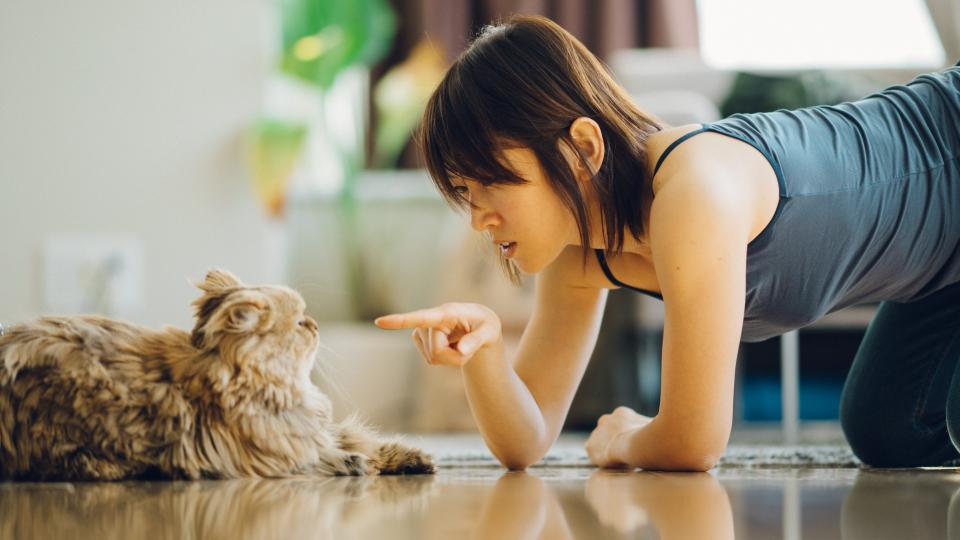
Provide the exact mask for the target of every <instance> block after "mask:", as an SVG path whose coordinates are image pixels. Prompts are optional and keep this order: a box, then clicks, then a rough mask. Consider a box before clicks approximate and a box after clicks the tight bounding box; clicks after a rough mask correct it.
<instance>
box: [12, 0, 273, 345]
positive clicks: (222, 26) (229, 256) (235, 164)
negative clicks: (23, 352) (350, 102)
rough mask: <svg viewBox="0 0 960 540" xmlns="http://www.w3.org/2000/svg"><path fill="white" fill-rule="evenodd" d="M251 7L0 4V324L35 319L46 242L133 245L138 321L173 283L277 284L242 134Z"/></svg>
mask: <svg viewBox="0 0 960 540" xmlns="http://www.w3.org/2000/svg"><path fill="white" fill-rule="evenodd" d="M270 17H272V8H271V5H270V4H269V3H268V2H266V1H264V0H203V1H201V2H196V1H186V0H166V1H163V2H156V1H144V0H85V1H83V2H50V1H45V0H0V234H2V237H0V238H2V239H0V321H3V322H6V323H10V322H14V321H17V320H22V319H25V318H28V317H32V316H35V315H37V314H39V313H40V312H41V310H42V306H43V303H42V300H43V299H42V287H43V283H42V278H41V273H42V261H41V249H42V243H43V240H44V238H45V237H46V236H47V235H48V234H59V233H64V232H75V233H96V234H113V233H131V234H133V235H135V236H137V237H138V238H140V239H141V240H142V242H143V248H144V276H143V277H144V280H143V292H144V295H145V296H144V300H145V309H144V310H143V311H142V312H141V313H139V314H138V315H137V316H136V317H134V319H136V321H137V322H141V323H143V324H147V325H150V326H158V325H160V324H163V323H171V324H176V325H178V326H188V325H189V324H190V322H191V318H190V313H189V308H188V304H189V302H190V301H191V300H192V299H193V298H194V297H195V296H196V290H195V289H193V288H192V287H190V286H189V285H188V284H187V283H186V281H185V278H190V279H193V280H196V279H199V278H201V277H202V276H203V273H204V272H205V271H206V269H208V268H210V267H214V266H220V267H224V268H228V269H230V270H232V271H233V272H235V273H236V274H237V275H239V276H240V277H241V278H242V279H244V280H245V281H248V282H250V283H260V282H273V281H279V280H282V279H283V276H282V275H280V274H281V273H282V272H280V271H279V270H278V269H280V268H282V264H279V261H277V260H276V257H275V256H274V254H273V253H272V252H271V250H272V249H275V248H274V247H273V246H275V241H274V238H275V236H274V235H275V232H276V231H274V230H273V228H271V227H270V223H268V221H267V220H266V219H265V217H264V215H263V213H262V212H261V211H260V209H259V207H258V206H257V203H256V201H255V200H254V196H253V191H252V189H251V184H250V180H249V177H248V175H247V169H246V167H245V166H244V164H243V154H242V135H243V130H244V129H245V127H246V125H247V124H248V123H249V122H250V120H251V119H252V118H254V117H255V115H256V113H257V111H258V109H259V107H260V105H261V94H262V87H263V80H264V77H265V74H266V72H267V71H268V70H269V69H270V63H271V61H270V59H269V58H268V54H267V53H266V52H267V51H268V50H269V46H268V43H269V42H268V40H269V39H270V38H271V36H270V32H269V29H270V28H271V26H270Z"/></svg>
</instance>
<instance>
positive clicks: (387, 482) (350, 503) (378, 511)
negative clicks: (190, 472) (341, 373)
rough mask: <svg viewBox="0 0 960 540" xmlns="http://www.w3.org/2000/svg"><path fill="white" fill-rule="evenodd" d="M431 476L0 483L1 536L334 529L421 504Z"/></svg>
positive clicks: (325, 532)
mask: <svg viewBox="0 0 960 540" xmlns="http://www.w3.org/2000/svg"><path fill="white" fill-rule="evenodd" d="M433 488H434V477H433V476H432V475H411V476H368V477H334V478H293V479H239V480H225V481H217V482H154V483H140V482H121V483H49V484H3V483H0V538H75V539H81V538H97V539H103V540H109V539H112V538H124V539H126V538H158V539H165V538H170V539H192V538H197V539H205V540H206V539H217V538H224V539H230V540H234V539H242V538H291V539H293V538H337V537H340V535H341V534H343V533H345V532H349V531H350V530H354V531H357V530H363V529H364V528H366V527H370V526H373V527H376V522H377V521H378V520H381V519H382V518H384V517H385V516H386V517H397V516H401V515H403V514H407V513H410V512H414V513H417V512H420V511H423V510H424V508H425V507H426V506H427V500H428V498H429V493H430V491H432V490H433Z"/></svg>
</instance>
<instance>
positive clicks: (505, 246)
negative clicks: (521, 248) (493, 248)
mask: <svg viewBox="0 0 960 540" xmlns="http://www.w3.org/2000/svg"><path fill="white" fill-rule="evenodd" d="M516 251H517V243H516V242H500V253H501V254H502V255H503V256H504V257H505V258H507V259H509V258H510V257H513V254H514V253H515V252H516Z"/></svg>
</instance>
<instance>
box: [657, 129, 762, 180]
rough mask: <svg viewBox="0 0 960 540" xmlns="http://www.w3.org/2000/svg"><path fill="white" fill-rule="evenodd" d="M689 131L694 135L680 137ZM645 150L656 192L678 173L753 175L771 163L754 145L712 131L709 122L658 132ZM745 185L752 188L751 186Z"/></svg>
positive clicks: (731, 175)
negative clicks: (707, 124) (707, 123)
mask: <svg viewBox="0 0 960 540" xmlns="http://www.w3.org/2000/svg"><path fill="white" fill-rule="evenodd" d="M700 132H703V133H700ZM688 134H690V135H691V136H690V137H688V138H687V139H684V140H683V141H681V140H680V139H681V138H682V137H684V136H685V135H688ZM678 142H679V143H678ZM674 143H678V144H674ZM671 146H672V147H671ZM646 149H647V164H646V165H647V173H648V174H649V175H650V177H651V178H652V179H653V184H652V186H651V188H652V189H653V192H654V194H656V193H657V192H658V191H659V190H660V189H662V188H663V186H664V185H665V183H666V182H667V181H668V180H669V179H670V178H673V177H676V176H679V175H687V176H689V175H691V174H695V173H696V174H708V175H711V176H713V177H714V178H717V177H721V176H728V177H736V178H744V175H745V174H747V175H751V176H752V175H754V174H755V173H756V172H757V171H758V170H759V171H762V170H763V168H765V167H766V166H768V164H767V163H766V160H765V158H763V156H762V155H760V154H759V153H758V152H757V151H756V149H754V148H753V147H752V146H750V145H748V144H746V143H744V142H742V141H739V140H736V139H733V138H731V137H727V136H726V135H723V134H720V133H713V132H710V131H708V130H707V129H706V124H685V125H682V126H671V127H668V128H666V129H663V130H661V131H658V132H656V133H654V134H652V135H650V137H648V138H647V143H646ZM658 163H659V164H660V167H659V168H657V164H658ZM758 166H759V168H758ZM743 187H744V188H747V189H750V186H743Z"/></svg>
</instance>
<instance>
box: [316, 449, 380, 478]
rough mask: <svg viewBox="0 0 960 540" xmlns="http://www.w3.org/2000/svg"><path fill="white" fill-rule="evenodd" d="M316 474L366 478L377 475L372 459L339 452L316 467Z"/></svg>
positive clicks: (361, 455)
mask: <svg viewBox="0 0 960 540" xmlns="http://www.w3.org/2000/svg"><path fill="white" fill-rule="evenodd" d="M315 472H318V473H321V474H330V475H334V476H365V475H368V474H377V469H376V467H375V466H374V464H373V463H372V462H371V460H370V458H368V457H367V456H365V455H363V454H358V453H354V452H337V454H336V455H335V456H333V457H332V458H328V459H326V460H324V461H323V463H321V464H319V465H317V466H316V467H315Z"/></svg>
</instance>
